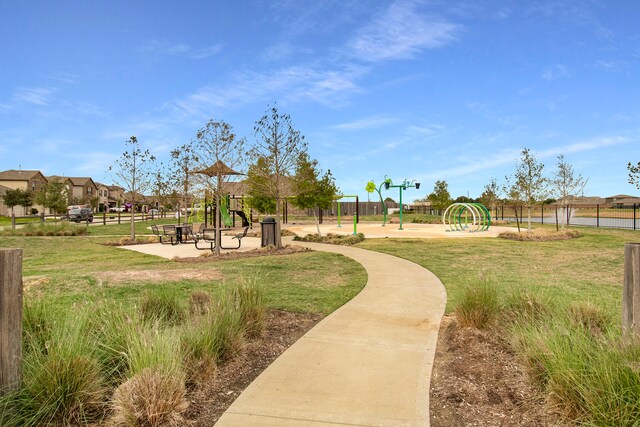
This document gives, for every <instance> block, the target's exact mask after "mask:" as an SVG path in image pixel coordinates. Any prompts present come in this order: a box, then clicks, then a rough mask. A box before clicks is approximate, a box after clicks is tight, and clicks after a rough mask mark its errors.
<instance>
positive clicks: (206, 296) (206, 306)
mask: <svg viewBox="0 0 640 427" xmlns="http://www.w3.org/2000/svg"><path fill="white" fill-rule="evenodd" d="M211 301H212V299H211V294H210V293H209V292H207V291H193V292H191V295H189V313H190V314H191V315H192V316H194V315H195V316H201V315H204V314H207V313H208V312H209V311H210V310H211Z"/></svg>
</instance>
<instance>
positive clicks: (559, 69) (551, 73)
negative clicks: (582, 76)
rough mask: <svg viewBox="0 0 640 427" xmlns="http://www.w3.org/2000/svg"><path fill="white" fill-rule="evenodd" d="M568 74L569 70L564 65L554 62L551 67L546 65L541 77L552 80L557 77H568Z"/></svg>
mask: <svg viewBox="0 0 640 427" xmlns="http://www.w3.org/2000/svg"><path fill="white" fill-rule="evenodd" d="M568 76H569V70H568V68H567V67H566V66H564V65H562V64H556V65H554V66H552V67H548V68H547V69H546V70H544V72H543V73H542V75H541V77H542V78H543V79H545V80H546V81H548V82H550V81H553V80H558V79H559V78H562V77H568Z"/></svg>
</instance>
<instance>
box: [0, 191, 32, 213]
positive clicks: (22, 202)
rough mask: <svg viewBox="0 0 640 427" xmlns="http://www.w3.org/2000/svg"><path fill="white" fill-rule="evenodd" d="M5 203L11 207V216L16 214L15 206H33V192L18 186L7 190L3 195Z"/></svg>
mask: <svg viewBox="0 0 640 427" xmlns="http://www.w3.org/2000/svg"><path fill="white" fill-rule="evenodd" d="M2 199H3V200H4V204H5V205H7V207H9V208H11V216H14V215H15V213H14V210H13V208H14V207H16V206H22V207H26V206H31V193H30V192H29V191H28V190H21V189H20V188H16V189H15V190H13V189H12V190H7V191H6V193H5V194H4V196H2Z"/></svg>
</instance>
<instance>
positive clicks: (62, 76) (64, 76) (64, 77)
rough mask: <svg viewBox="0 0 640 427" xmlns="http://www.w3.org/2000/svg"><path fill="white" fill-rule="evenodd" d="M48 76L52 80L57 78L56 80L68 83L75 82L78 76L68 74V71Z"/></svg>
mask: <svg viewBox="0 0 640 427" xmlns="http://www.w3.org/2000/svg"><path fill="white" fill-rule="evenodd" d="M47 77H48V78H49V79H51V80H55V81H58V82H62V83H67V84H75V83H76V79H77V77H76V76H74V75H72V74H67V73H60V74H52V75H50V76H47Z"/></svg>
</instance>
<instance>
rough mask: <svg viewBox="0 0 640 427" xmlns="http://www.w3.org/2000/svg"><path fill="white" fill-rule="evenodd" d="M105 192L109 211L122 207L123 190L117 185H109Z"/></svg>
mask: <svg viewBox="0 0 640 427" xmlns="http://www.w3.org/2000/svg"><path fill="white" fill-rule="evenodd" d="M107 190H108V192H109V194H108V196H107V197H108V202H107V205H108V206H109V209H112V208H119V207H121V206H124V202H125V199H124V188H122V187H120V186H118V185H109V186H108V187H107Z"/></svg>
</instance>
